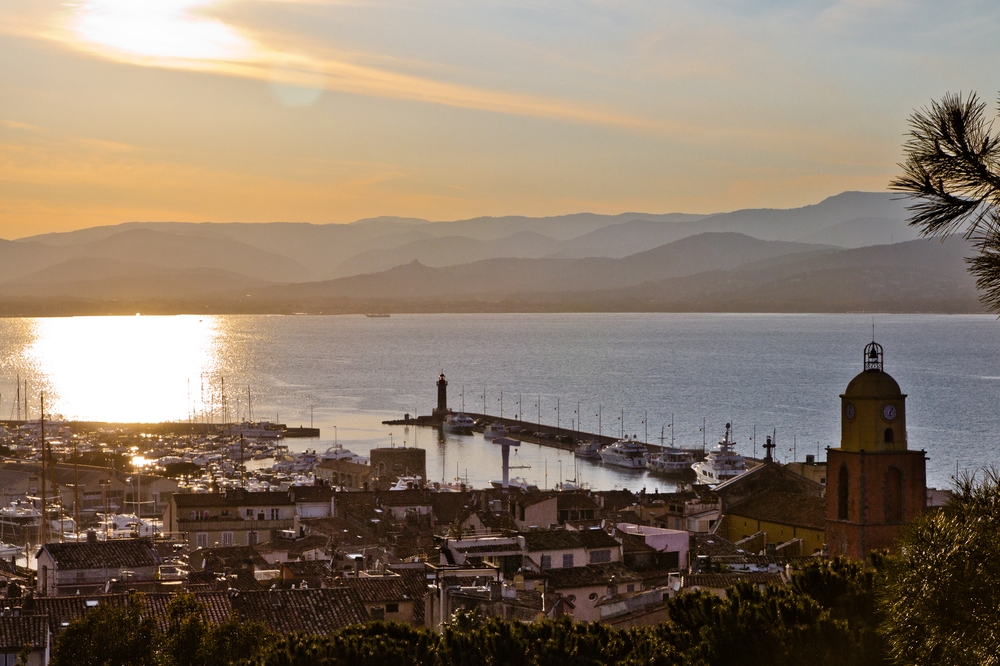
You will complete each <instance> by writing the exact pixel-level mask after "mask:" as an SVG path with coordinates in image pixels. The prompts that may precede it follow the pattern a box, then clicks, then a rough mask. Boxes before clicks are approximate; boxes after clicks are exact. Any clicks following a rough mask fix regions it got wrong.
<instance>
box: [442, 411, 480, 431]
mask: <svg viewBox="0 0 1000 666" xmlns="http://www.w3.org/2000/svg"><path fill="white" fill-rule="evenodd" d="M475 424H476V422H475V421H473V420H472V417H470V416H468V415H466V414H464V413H462V412H459V413H458V414H452V415H451V416H449V417H448V418H446V419H445V420H444V425H442V426H441V427H442V428H444V430H445V432H458V433H462V434H470V433H472V426H474V425H475Z"/></svg>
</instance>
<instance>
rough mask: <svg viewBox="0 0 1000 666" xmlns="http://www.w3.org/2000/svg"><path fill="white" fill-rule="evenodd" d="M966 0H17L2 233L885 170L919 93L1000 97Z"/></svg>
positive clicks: (553, 198)
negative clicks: (949, 0) (952, 5)
mask: <svg viewBox="0 0 1000 666" xmlns="http://www.w3.org/2000/svg"><path fill="white" fill-rule="evenodd" d="M959 4H960V5H961V7H960V11H949V10H947V8H944V7H941V6H939V5H938V4H935V3H931V2H910V1H907V0H839V1H837V0H830V1H822V2H820V1H812V0H807V1H806V2H790V1H783V0H774V1H764V0H759V1H756V2H755V1H753V0H745V1H741V2H673V1H669V0H668V1H664V2H655V3H653V2H650V3H624V2H623V3H614V2H604V1H600V0H591V1H589V2H588V1H581V2H573V3H567V2H547V1H541V2H533V3H518V2H503V3H499V2H480V3H447V2H429V1H422V0H414V1H413V2H407V3H398V2H392V1H383V2H366V1H364V0H145V1H144V2H135V1H134V0H89V1H88V2H55V1H53V0H31V1H30V2H29V1H27V0H13V1H12V2H8V3H4V4H3V5H2V6H0V89H2V90H3V91H4V94H3V95H2V96H0V237H2V238H8V239H10V238H19V237H24V236H29V235H32V234H37V233H44V232H48V231H60V230H69V229H76V228H83V227H89V226H95V225H104V224H117V223H121V222H127V221H133V220H178V221H220V222H225V221H249V222H264V221H277V220H281V221H304V222H314V223H327V222H350V221H353V220H355V219H359V218H363V217H370V216H377V215H401V216H412V217H423V218H427V219H457V218H463V217H472V216H476V215H504V214H524V215H551V214H563V213H570V212H579V211H584V210H586V211H593V212H601V213H619V212H623V211H647V212H672V211H684V212H713V211H721V210H732V209H736V208H744V207H791V206H798V205H804V204H808V203H813V202H815V201H818V200H819V199H822V198H823V197H826V196H829V195H832V194H835V193H838V192H840V191H843V190H883V189H885V187H886V184H887V183H888V181H889V180H890V179H891V178H892V177H893V176H894V175H895V173H896V172H897V166H896V163H897V162H898V161H899V160H900V145H901V142H902V140H903V134H904V132H905V131H906V119H907V116H908V115H909V113H910V112H911V111H912V109H914V108H916V107H919V106H923V105H925V104H926V103H928V102H929V101H930V100H931V99H936V98H939V97H940V96H941V95H942V94H944V93H945V92H946V91H969V90H978V91H979V92H980V93H981V94H982V95H983V96H984V97H987V98H989V97H991V96H992V95H993V94H994V87H993V86H995V83H994V77H993V75H992V71H991V70H990V68H989V67H988V65H989V64H990V62H991V61H992V58H991V57H990V54H989V52H988V51H989V49H990V48H991V44H992V43H993V39H992V38H993V37H994V36H995V35H996V32H997V31H996V29H995V27H996V24H997V19H998V18H1000V9H998V8H996V7H995V6H994V5H992V4H990V3H986V2H968V3H965V2H963V3H959Z"/></svg>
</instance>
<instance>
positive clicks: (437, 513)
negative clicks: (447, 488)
mask: <svg viewBox="0 0 1000 666" xmlns="http://www.w3.org/2000/svg"><path fill="white" fill-rule="evenodd" d="M430 499H431V511H432V512H433V513H434V520H435V521H437V522H439V523H449V524H450V523H453V522H455V520H456V519H461V518H464V517H465V516H467V515H468V514H469V512H470V511H471V510H472V509H474V508H475V507H474V506H473V500H472V493H470V492H465V493H431V497H430Z"/></svg>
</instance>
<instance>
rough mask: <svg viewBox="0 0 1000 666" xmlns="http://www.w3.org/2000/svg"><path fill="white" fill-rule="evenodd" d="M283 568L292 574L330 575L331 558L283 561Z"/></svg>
mask: <svg viewBox="0 0 1000 666" xmlns="http://www.w3.org/2000/svg"><path fill="white" fill-rule="evenodd" d="M281 568H282V570H283V571H286V572H288V573H289V574H291V575H292V576H320V577H322V576H329V575H330V571H331V570H330V562H329V560H293V561H291V562H282V563H281Z"/></svg>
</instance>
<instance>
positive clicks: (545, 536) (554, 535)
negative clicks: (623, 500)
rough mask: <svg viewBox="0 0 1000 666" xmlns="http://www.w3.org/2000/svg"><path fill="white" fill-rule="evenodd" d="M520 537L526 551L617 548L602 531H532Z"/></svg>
mask: <svg viewBox="0 0 1000 666" xmlns="http://www.w3.org/2000/svg"><path fill="white" fill-rule="evenodd" d="M521 536H523V537H524V548H525V550H528V551H539V550H568V549H571V548H617V547H618V542H617V541H615V540H614V538H612V537H611V536H610V535H609V534H608V533H607V532H605V531H604V530H580V531H574V530H532V531H530V532H522V533H521Z"/></svg>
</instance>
